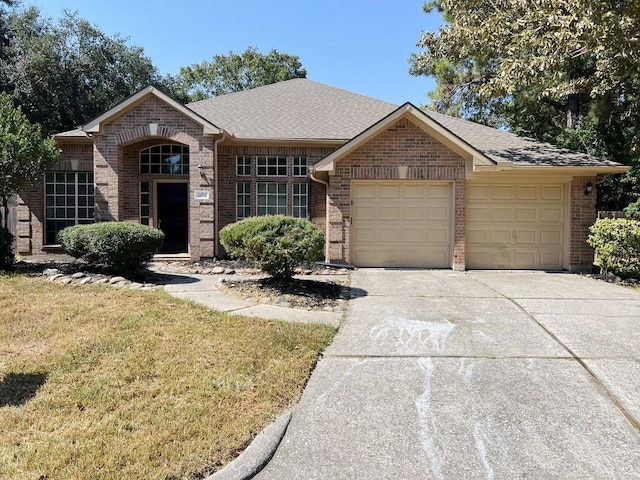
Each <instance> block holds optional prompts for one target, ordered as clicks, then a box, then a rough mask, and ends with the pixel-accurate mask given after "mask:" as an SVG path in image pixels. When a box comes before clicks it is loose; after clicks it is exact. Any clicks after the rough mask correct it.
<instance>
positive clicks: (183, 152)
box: [138, 143, 191, 176]
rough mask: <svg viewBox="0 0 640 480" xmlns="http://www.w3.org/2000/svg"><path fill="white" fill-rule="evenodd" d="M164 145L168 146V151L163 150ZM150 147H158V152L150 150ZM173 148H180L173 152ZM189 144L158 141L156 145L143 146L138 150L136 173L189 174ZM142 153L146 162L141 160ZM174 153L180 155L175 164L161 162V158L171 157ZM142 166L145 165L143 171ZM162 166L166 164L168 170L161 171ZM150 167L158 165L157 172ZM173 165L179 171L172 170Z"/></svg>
mask: <svg viewBox="0 0 640 480" xmlns="http://www.w3.org/2000/svg"><path fill="white" fill-rule="evenodd" d="M164 147H169V152H163V150H164ZM152 149H159V151H158V152H152V151H151V150H152ZM174 150H180V151H179V152H177V151H176V152H174ZM189 153H190V152H189V146H188V145H183V144H181V143H159V144H157V145H151V146H150V147H147V148H143V149H142V150H140V151H139V152H138V173H139V174H140V175H166V176H178V175H189V170H190V167H189V164H190V161H191V159H190V155H189ZM143 155H147V161H146V163H143V162H142V157H143ZM176 155H180V162H179V163H176V164H171V163H167V164H165V163H163V160H164V159H166V158H173V157H175V156H176ZM156 157H157V161H152V159H153V158H156ZM143 166H146V167H147V168H146V169H147V171H146V172H144V171H143ZM164 166H168V167H170V168H169V170H170V171H169V172H163V171H162V170H163V168H162V167H164ZM152 167H158V171H157V172H153V171H152ZM173 167H178V169H179V172H173V171H171V170H173Z"/></svg>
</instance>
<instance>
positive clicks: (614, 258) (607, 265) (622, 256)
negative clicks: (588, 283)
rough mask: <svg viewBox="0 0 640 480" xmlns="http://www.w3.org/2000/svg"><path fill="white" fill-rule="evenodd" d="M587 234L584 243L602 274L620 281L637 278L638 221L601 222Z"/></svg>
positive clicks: (639, 269) (639, 252) (639, 265)
mask: <svg viewBox="0 0 640 480" xmlns="http://www.w3.org/2000/svg"><path fill="white" fill-rule="evenodd" d="M589 230H590V231H591V235H589V238H588V239H587V243H588V244H589V245H591V246H592V247H593V248H594V249H595V251H596V253H597V254H598V262H599V264H600V268H602V270H603V271H604V272H605V273H614V274H616V275H619V276H621V277H637V276H639V275H640V221H638V220H629V219H626V218H603V219H600V220H597V221H596V223H595V224H593V225H592V226H591V227H590V229H589Z"/></svg>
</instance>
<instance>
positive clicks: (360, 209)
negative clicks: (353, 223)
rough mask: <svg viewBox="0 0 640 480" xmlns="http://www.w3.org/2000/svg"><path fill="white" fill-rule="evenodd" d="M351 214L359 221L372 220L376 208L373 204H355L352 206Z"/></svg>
mask: <svg viewBox="0 0 640 480" xmlns="http://www.w3.org/2000/svg"><path fill="white" fill-rule="evenodd" d="M353 216H354V217H357V218H358V219H359V220H360V221H361V222H362V221H367V220H374V219H375V218H376V209H375V207H373V206H370V207H367V206H360V205H359V206H357V207H354V208H353Z"/></svg>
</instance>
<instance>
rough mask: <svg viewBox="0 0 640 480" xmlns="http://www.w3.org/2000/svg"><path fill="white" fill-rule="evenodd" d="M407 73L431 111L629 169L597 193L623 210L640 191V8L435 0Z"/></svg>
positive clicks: (631, 4)
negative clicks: (418, 80) (425, 83)
mask: <svg viewBox="0 0 640 480" xmlns="http://www.w3.org/2000/svg"><path fill="white" fill-rule="evenodd" d="M424 10H425V12H427V13H430V12H435V11H437V12H440V13H442V14H443V15H444V18H445V20H446V21H447V22H448V23H447V24H445V25H444V26H442V27H441V28H440V29H439V31H437V32H423V34H422V36H421V38H420V41H419V42H418V46H420V47H421V48H422V50H421V51H420V52H419V53H417V54H414V55H413V56H412V58H411V73H412V74H414V75H433V76H435V77H436V80H437V82H438V83H437V89H436V90H435V91H434V92H430V94H429V96H430V97H431V99H432V102H433V103H432V105H431V107H432V108H435V109H437V110H438V111H441V112H443V113H449V114H452V115H457V116H461V117H464V118H467V119H470V120H474V121H478V122H480V123H484V124H487V125H491V126H497V127H500V128H504V129H507V130H510V131H512V132H514V133H518V134H523V135H528V136H531V137H534V138H537V139H539V140H543V141H547V142H550V143H552V144H555V145H559V146H563V147H567V148H572V149H575V150H578V151H581V152H585V153H589V154H592V155H596V156H599V157H602V158H605V159H609V160H613V161H617V162H620V163H623V164H626V165H631V166H632V167H633V168H632V171H631V172H630V173H628V174H626V175H625V176H624V177H622V178H620V177H618V178H614V179H608V180H607V181H606V182H605V184H603V185H601V187H600V188H599V189H598V208H600V209H606V210H620V209H621V208H622V207H623V206H624V205H627V204H628V203H629V202H630V201H633V200H634V199H635V198H637V193H636V192H637V191H638V189H637V188H638V186H639V185H640V74H639V73H638V72H639V71H640V56H638V55H637V51H638V42H639V41H640V37H639V36H638V32H639V31H640V2H637V1H636V0H623V1H620V2H606V1H596V2H594V1H592V0H566V1H562V2H557V1H547V0H545V1H541V2H531V1H530V0H503V1H500V2H495V1H494V0H432V1H429V2H427V3H425V5H424Z"/></svg>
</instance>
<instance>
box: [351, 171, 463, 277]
mask: <svg viewBox="0 0 640 480" xmlns="http://www.w3.org/2000/svg"><path fill="white" fill-rule="evenodd" d="M451 191H452V189H451V183H449V182H417V181H370V182H369V181H355V182H353V184H352V187H351V192H352V228H351V232H352V237H351V240H350V243H351V261H352V262H353V263H354V264H355V265H359V266H378V267H380V266H387V267H394V266H397V267H410V266H414V267H433V268H448V267H450V266H451V260H450V258H451V253H450V252H451V245H450V239H451V223H452V222H451V215H452V207H451V204H452V194H451ZM361 192H364V193H365V195H364V196H363V195H361ZM363 204H365V205H366V206H367V207H368V208H367V209H363V208H362V206H363ZM361 213H362V215H361Z"/></svg>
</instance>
